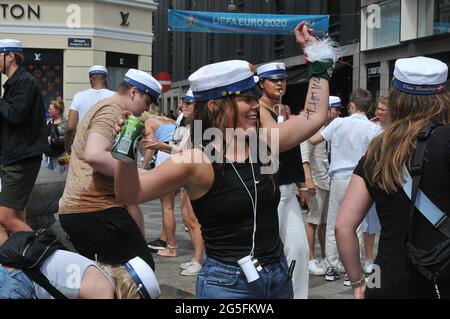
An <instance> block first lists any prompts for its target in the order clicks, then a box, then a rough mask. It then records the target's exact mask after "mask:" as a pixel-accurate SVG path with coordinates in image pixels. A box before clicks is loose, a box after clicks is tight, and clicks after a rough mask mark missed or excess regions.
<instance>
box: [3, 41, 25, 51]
mask: <svg viewBox="0 0 450 319" xmlns="http://www.w3.org/2000/svg"><path fill="white" fill-rule="evenodd" d="M22 51H23V50H22V42H20V41H19V40H14V39H1V40H0V52H22Z"/></svg>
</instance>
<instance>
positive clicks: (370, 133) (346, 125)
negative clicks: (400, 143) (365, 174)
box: [320, 114, 381, 179]
mask: <svg viewBox="0 0 450 319" xmlns="http://www.w3.org/2000/svg"><path fill="white" fill-rule="evenodd" d="M380 133H381V129H380V127H379V126H378V125H376V124H374V123H372V122H370V121H369V119H368V118H367V117H366V116H365V115H362V114H353V115H351V116H349V117H346V118H337V119H335V120H333V121H332V122H331V123H330V124H329V125H328V126H327V127H326V128H325V129H324V130H323V131H322V132H320V134H321V135H322V137H323V138H324V139H325V140H326V141H327V142H328V143H331V163H330V175H331V178H332V179H349V178H350V177H351V176H352V174H353V170H354V169H355V167H356V165H358V162H359V160H360V159H361V157H362V156H363V155H364V153H365V152H366V150H367V147H368V146H369V143H370V142H371V141H372V139H373V138H374V137H376V136H377V135H378V134H380Z"/></svg>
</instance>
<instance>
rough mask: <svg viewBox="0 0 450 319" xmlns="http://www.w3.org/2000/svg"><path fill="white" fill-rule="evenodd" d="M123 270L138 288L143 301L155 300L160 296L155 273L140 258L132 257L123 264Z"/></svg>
mask: <svg viewBox="0 0 450 319" xmlns="http://www.w3.org/2000/svg"><path fill="white" fill-rule="evenodd" d="M125 269H126V270H127V271H128V273H129V274H130V276H131V279H133V281H134V283H135V284H136V286H137V287H138V288H139V293H140V295H141V296H142V298H143V299H156V298H158V297H159V296H160V295H161V290H160V289H159V285H158V281H157V280H156V276H155V273H154V272H153V270H152V268H151V267H150V266H149V265H148V264H147V263H146V262H145V261H143V260H142V258H141V257H134V258H133V259H131V260H129V261H128V262H127V263H126V264H125Z"/></svg>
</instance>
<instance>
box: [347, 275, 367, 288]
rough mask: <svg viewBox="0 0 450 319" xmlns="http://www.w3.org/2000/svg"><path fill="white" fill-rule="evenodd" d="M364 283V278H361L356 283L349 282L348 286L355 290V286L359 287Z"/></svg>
mask: <svg viewBox="0 0 450 319" xmlns="http://www.w3.org/2000/svg"><path fill="white" fill-rule="evenodd" d="M365 282H366V278H364V276H362V277H361V279H359V280H358V281H350V286H352V288H357V286H361V285H362V284H363V283H365Z"/></svg>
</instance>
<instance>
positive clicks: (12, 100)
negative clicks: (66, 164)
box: [0, 39, 47, 234]
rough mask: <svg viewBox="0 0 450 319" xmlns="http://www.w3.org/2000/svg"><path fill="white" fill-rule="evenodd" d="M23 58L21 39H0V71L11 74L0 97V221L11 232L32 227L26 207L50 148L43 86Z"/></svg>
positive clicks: (7, 75)
mask: <svg viewBox="0 0 450 319" xmlns="http://www.w3.org/2000/svg"><path fill="white" fill-rule="evenodd" d="M22 62H23V55H22V43H21V42H20V41H17V40H11V39H3V40H0V71H1V73H2V74H5V75H6V77H7V78H8V81H6V83H5V84H4V85H3V88H4V94H3V98H0V225H1V226H3V227H4V228H5V229H6V232H7V233H9V234H12V233H14V232H17V231H30V230H31V228H30V227H29V226H28V225H27V224H26V223H25V214H24V209H25V206H26V204H27V201H28V198H29V196H30V194H31V191H32V189H33V186H34V183H35V182H36V178H37V175H38V173H39V168H40V166H41V159H42V153H43V152H44V151H45V150H46V149H47V134H46V124H45V109H44V101H43V99H42V95H41V89H40V86H39V83H38V81H37V80H36V79H35V78H34V77H33V76H32V75H31V74H29V73H28V72H27V71H26V70H25V68H24V67H22V66H21V65H20V64H21V63H22ZM1 229H3V228H0V231H1Z"/></svg>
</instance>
